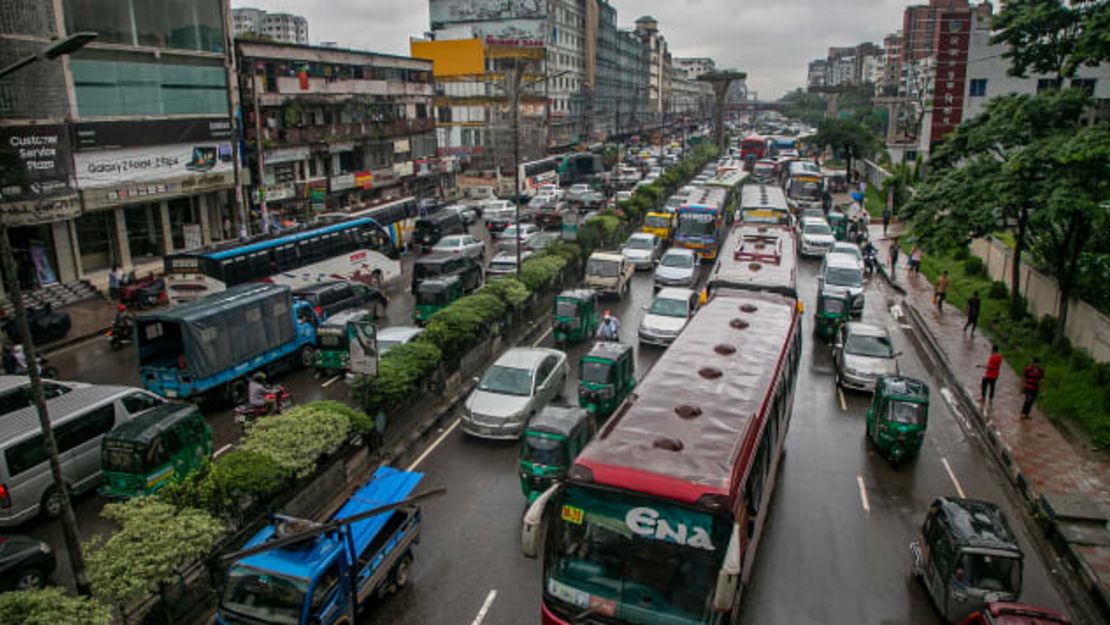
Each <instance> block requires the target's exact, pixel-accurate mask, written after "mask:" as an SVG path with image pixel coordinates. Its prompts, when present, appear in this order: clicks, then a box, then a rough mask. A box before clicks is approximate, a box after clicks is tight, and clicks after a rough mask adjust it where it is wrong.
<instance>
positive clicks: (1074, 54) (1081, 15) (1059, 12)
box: [991, 0, 1110, 82]
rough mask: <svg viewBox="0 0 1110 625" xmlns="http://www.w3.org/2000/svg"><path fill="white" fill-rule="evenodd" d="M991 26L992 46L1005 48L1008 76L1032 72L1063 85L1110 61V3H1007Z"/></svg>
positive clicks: (1037, 0) (1030, 0)
mask: <svg viewBox="0 0 1110 625" xmlns="http://www.w3.org/2000/svg"><path fill="white" fill-rule="evenodd" d="M991 27H992V28H993V30H994V31H995V34H994V35H993V36H992V37H991V43H992V44H995V45H1005V46H1006V51H1005V52H1003V53H1002V57H1003V58H1006V59H1009V60H1010V70H1009V73H1010V75H1012V76H1021V77H1025V76H1026V75H1027V74H1028V73H1029V72H1030V71H1032V72H1034V73H1037V74H1049V75H1052V76H1055V77H1056V79H1057V80H1058V81H1060V82H1062V81H1063V80H1064V79H1065V78H1071V77H1072V76H1074V75H1075V72H1076V70H1078V69H1079V67H1081V66H1083V65H1088V66H1092V67H1093V66H1096V65H1098V64H1099V63H1101V62H1103V61H1105V60H1107V59H1110V34H1108V33H1110V2H1107V1H1106V0H1076V1H1072V2H1062V1H1061V0H1007V2H1006V3H1005V4H1004V5H1003V8H1002V10H1001V11H999V13H998V14H997V15H995V17H994V20H993V21H992V22H991Z"/></svg>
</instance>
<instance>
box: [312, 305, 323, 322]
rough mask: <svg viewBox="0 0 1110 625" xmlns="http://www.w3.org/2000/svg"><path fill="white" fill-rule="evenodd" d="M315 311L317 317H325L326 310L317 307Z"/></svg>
mask: <svg viewBox="0 0 1110 625" xmlns="http://www.w3.org/2000/svg"><path fill="white" fill-rule="evenodd" d="M313 310H315V311H316V316H317V317H320V318H321V319H322V318H323V317H324V309H323V308H320V307H319V306H317V307H316V308H314V309H313Z"/></svg>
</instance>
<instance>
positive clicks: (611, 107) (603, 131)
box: [587, 0, 621, 139]
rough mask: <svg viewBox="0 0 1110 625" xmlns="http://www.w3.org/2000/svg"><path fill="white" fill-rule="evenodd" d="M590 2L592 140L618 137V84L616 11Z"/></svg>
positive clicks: (605, 2) (600, 1)
mask: <svg viewBox="0 0 1110 625" xmlns="http://www.w3.org/2000/svg"><path fill="white" fill-rule="evenodd" d="M594 1H595V2H596V6H597V48H596V54H595V55H594V72H595V74H594V79H593V81H592V82H593V85H594V91H593V95H594V97H593V116H592V121H593V124H592V125H593V128H594V132H595V137H597V138H601V139H604V138H605V137H608V136H609V135H612V134H617V133H618V129H617V126H616V121H617V120H616V111H617V101H618V100H619V99H620V97H621V92H620V87H621V84H620V76H619V72H620V61H619V59H618V58H617V9H616V7H614V6H613V5H612V4H610V3H609V2H608V0H594ZM588 39H589V37H588V36H587V40H588Z"/></svg>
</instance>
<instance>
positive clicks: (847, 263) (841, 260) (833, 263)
mask: <svg viewBox="0 0 1110 625" xmlns="http://www.w3.org/2000/svg"><path fill="white" fill-rule="evenodd" d="M825 264H826V265H828V266H829V267H849V268H852V269H858V268H859V258H857V257H856V256H854V255H852V254H847V253H844V252H838V251H836V250H835V249H834V250H832V251H830V252H829V253H828V254H826V255H825Z"/></svg>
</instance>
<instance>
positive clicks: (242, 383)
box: [227, 378, 247, 406]
mask: <svg viewBox="0 0 1110 625" xmlns="http://www.w3.org/2000/svg"><path fill="white" fill-rule="evenodd" d="M227 400H228V401H229V402H231V405H232V406H241V405H242V404H245V403H246V402H247V381H246V380H244V379H242V378H240V379H238V380H232V381H231V382H228V384H227Z"/></svg>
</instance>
